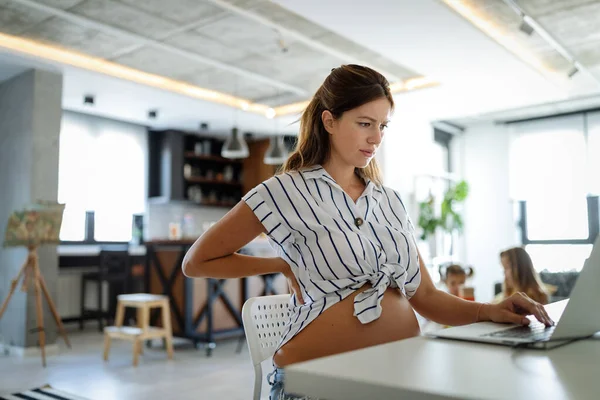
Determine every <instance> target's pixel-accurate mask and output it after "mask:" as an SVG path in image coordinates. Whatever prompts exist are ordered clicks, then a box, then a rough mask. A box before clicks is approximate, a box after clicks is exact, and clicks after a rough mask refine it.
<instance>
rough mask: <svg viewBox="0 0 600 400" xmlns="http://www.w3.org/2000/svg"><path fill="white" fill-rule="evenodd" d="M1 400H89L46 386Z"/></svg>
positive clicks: (2, 396) (5, 396)
mask: <svg viewBox="0 0 600 400" xmlns="http://www.w3.org/2000/svg"><path fill="white" fill-rule="evenodd" d="M0 400H87V399H86V398H84V397H81V396H75V395H72V394H69V393H65V392H63V391H60V390H56V389H53V388H52V387H50V386H48V385H46V386H43V387H40V388H37V389H31V390H25V391H24V392H19V393H13V394H9V395H0Z"/></svg>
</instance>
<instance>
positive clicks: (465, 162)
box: [452, 122, 518, 301]
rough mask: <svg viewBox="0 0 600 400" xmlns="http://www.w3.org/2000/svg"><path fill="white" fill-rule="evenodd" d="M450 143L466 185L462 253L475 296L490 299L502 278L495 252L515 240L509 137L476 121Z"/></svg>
mask: <svg viewBox="0 0 600 400" xmlns="http://www.w3.org/2000/svg"><path fill="white" fill-rule="evenodd" d="M452 147H453V154H454V155H458V160H455V162H456V164H455V165H456V166H457V168H458V170H457V172H458V173H459V174H460V175H461V176H462V178H463V179H465V180H466V181H467V182H468V183H469V186H470V194H469V197H468V198H467V201H466V203H465V208H464V220H465V226H464V234H463V238H462V239H463V240H462V243H461V245H462V252H461V253H462V254H464V255H465V261H466V262H467V263H469V264H471V265H473V267H474V268H475V277H474V279H473V283H474V285H475V288H476V289H475V290H476V297H477V299H478V300H481V301H489V300H491V299H492V297H493V284H494V282H498V281H501V280H502V277H503V274H502V269H501V266H500V261H499V252H500V251H502V250H504V249H506V248H508V247H511V246H514V245H516V244H518V236H517V234H518V230H517V228H516V222H515V221H516V220H515V218H516V217H517V216H516V215H515V213H514V206H513V202H512V201H511V200H510V197H509V164H508V162H509V161H508V160H509V157H508V153H509V135H508V132H507V128H506V127H505V126H504V125H495V124H493V123H492V122H484V123H478V124H475V125H472V126H468V127H467V129H466V131H465V133H464V134H463V135H462V136H461V137H457V138H455V140H454V141H453V143H452Z"/></svg>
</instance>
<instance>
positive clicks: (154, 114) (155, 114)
mask: <svg viewBox="0 0 600 400" xmlns="http://www.w3.org/2000/svg"><path fill="white" fill-rule="evenodd" d="M157 117H158V111H157V110H150V111H148V118H150V119H156V118H157Z"/></svg>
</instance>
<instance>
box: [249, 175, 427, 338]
mask: <svg viewBox="0 0 600 400" xmlns="http://www.w3.org/2000/svg"><path fill="white" fill-rule="evenodd" d="M243 200H244V201H245V202H246V204H247V205H248V206H249V207H250V208H251V209H252V211H253V212H254V214H255V215H256V217H257V218H258V219H259V221H260V222H261V223H262V224H263V226H264V227H265V229H266V231H267V232H268V233H267V236H268V237H269V241H270V243H271V245H272V246H273V247H274V249H275V250H276V251H277V254H278V255H279V256H280V257H281V258H283V259H284V260H285V261H286V262H287V263H288V264H289V265H290V267H291V269H292V271H293V273H294V275H295V276H296V279H297V280H298V283H299V285H300V287H301V291H302V297H303V299H304V304H300V302H297V301H296V298H295V296H292V299H291V309H292V313H291V318H290V320H289V321H288V323H287V325H286V329H285V331H284V334H283V335H282V338H281V342H280V343H279V347H281V346H283V345H284V344H285V343H286V342H287V341H289V340H290V339H291V338H292V337H294V336H295V335H296V334H298V332H300V331H301V330H302V329H303V328H304V327H306V326H307V325H308V324H309V323H310V322H312V321H313V320H315V319H316V318H317V317H318V316H319V315H320V314H321V313H322V312H323V311H325V310H326V309H327V308H329V307H331V306H333V305H334V304H336V303H337V302H339V301H341V300H342V299H344V298H346V297H347V296H349V295H350V294H352V293H353V292H354V291H356V290H357V289H359V288H360V287H361V286H363V285H364V284H365V283H367V282H369V283H371V286H372V288H370V289H368V290H365V291H364V292H362V293H360V294H358V295H357V296H356V297H355V298H354V316H356V317H357V318H358V319H359V320H360V322H362V323H363V324H367V323H369V322H371V321H373V320H376V319H377V318H379V316H380V315H381V298H382V297H383V295H384V293H385V291H386V289H387V288H388V287H392V288H398V289H399V290H400V291H401V292H402V293H403V294H404V295H405V296H406V297H407V298H410V297H411V296H412V295H413V294H414V293H415V292H416V290H417V287H418V286H419V283H420V281H421V275H420V270H419V261H418V255H417V247H416V244H415V240H414V236H413V233H414V227H413V225H412V223H411V221H410V219H409V217H408V215H407V213H406V209H405V207H404V204H403V203H402V200H400V196H399V195H398V193H397V192H396V191H394V190H392V189H389V188H386V187H382V186H377V185H375V184H374V183H373V182H371V181H370V180H367V182H366V187H365V190H364V192H363V194H362V195H361V196H360V197H359V198H358V200H357V201H356V203H355V202H354V201H353V200H352V199H351V198H350V196H348V195H347V194H346V193H345V192H344V190H343V189H342V188H341V187H340V186H339V185H338V184H337V183H336V182H335V180H334V179H333V178H332V177H331V176H330V175H329V174H328V173H327V171H326V170H325V169H324V168H323V167H321V166H319V165H316V166H314V167H312V168H305V169H302V170H300V171H294V172H290V173H285V174H281V175H276V176H274V177H272V178H270V179H268V180H266V181H265V182H263V183H261V184H260V185H258V186H256V187H255V188H254V189H252V190H250V191H249V192H248V193H247V194H246V195H245V196H244V197H243Z"/></svg>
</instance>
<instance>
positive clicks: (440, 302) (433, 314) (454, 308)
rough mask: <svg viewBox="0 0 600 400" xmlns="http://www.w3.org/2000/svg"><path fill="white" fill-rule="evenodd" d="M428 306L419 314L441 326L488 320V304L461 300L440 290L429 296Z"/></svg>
mask: <svg viewBox="0 0 600 400" xmlns="http://www.w3.org/2000/svg"><path fill="white" fill-rule="evenodd" d="M428 305H430V306H429V307H423V309H422V310H421V311H420V313H421V314H422V315H423V316H424V317H425V318H428V319H430V320H432V321H435V322H437V323H439V324H442V325H450V326H458V325H466V324H472V323H474V322H480V321H489V320H490V317H489V307H490V305H489V304H486V303H478V302H475V301H468V300H463V299H461V298H459V297H456V296H453V295H451V294H449V293H446V292H444V291H442V290H435V291H433V292H432V293H431V294H430V295H429V297H428Z"/></svg>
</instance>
